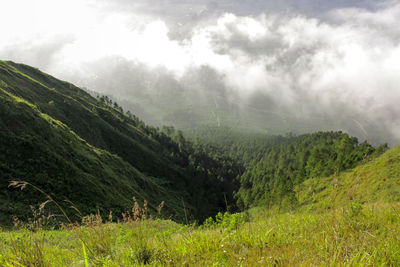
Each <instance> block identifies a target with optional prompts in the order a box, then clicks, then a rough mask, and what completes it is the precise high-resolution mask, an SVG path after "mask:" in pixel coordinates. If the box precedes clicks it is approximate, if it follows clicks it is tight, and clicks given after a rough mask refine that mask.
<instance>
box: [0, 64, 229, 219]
mask: <svg viewBox="0 0 400 267" xmlns="http://www.w3.org/2000/svg"><path fill="white" fill-rule="evenodd" d="M112 104H113V103H105V102H104V101H103V99H96V98H93V97H91V96H90V95H89V94H87V93H86V92H85V91H83V90H81V89H79V88H77V87H75V86H74V85H72V84H70V83H67V82H63V81H60V80H57V79H55V78H54V77H51V76H49V75H47V74H45V73H42V72H41V71H39V70H38V69H35V68H32V67H29V66H26V65H22V64H16V63H13V62H3V61H0V136H1V139H0V159H1V160H0V200H1V201H0V203H1V204H0V209H1V212H0V214H1V216H0V217H1V218H0V223H1V224H4V223H11V221H12V218H11V215H17V216H22V217H26V215H27V214H28V213H30V208H29V205H31V204H32V205H33V204H37V203H40V202H41V201H43V200H45V198H43V197H41V195H40V194H39V193H38V192H34V190H24V191H23V193H18V194H17V193H16V192H15V189H12V188H8V187H7V186H8V184H9V182H10V181H11V180H18V179H22V180H26V181H29V182H31V183H32V184H35V185H37V186H39V187H41V188H42V189H44V190H45V191H46V192H49V193H51V194H52V196H53V197H54V198H55V199H56V200H57V201H59V202H60V203H64V202H63V201H64V199H68V200H70V201H72V202H73V203H74V205H75V206H76V207H77V208H79V210H80V211H81V212H83V213H84V214H88V213H91V212H95V211H97V210H99V211H100V212H101V213H102V214H105V213H108V211H109V210H113V211H114V212H115V213H117V214H120V213H121V212H122V211H124V210H125V209H128V208H129V207H130V206H131V204H132V196H135V197H137V198H138V199H139V200H144V199H146V200H147V201H149V208H150V209H152V210H155V209H156V207H157V205H158V204H159V203H160V202H161V201H165V203H166V207H165V208H166V212H165V214H166V216H172V217H173V218H175V219H177V220H195V219H197V220H201V219H202V218H204V217H207V216H210V215H212V214H215V213H216V212H218V211H220V210H223V209H225V201H224V194H226V195H228V198H229V196H230V195H232V191H230V192H229V191H227V190H233V189H229V186H226V185H229V181H227V180H226V179H228V178H229V179H233V178H234V177H235V174H234V173H232V174H231V176H230V177H229V175H225V174H224V171H225V170H222V168H221V166H220V165H221V164H220V163H219V162H217V161H216V160H215V159H213V158H210V157H209V156H208V154H207V153H202V152H198V151H195V150H194V149H193V147H192V144H191V143H189V142H187V141H186V140H185V139H184V137H183V136H182V135H181V134H180V133H174V134H175V135H174V136H176V138H175V139H172V137H170V136H167V135H166V134H165V133H163V132H161V131H160V130H158V129H156V128H154V127H149V126H146V125H145V124H144V123H143V122H142V121H140V120H139V119H138V118H137V117H135V116H134V115H132V114H130V113H127V114H125V113H124V112H123V110H122V109H121V108H120V107H119V106H118V104H116V103H114V105H112ZM217 170H218V173H217ZM221 177H222V178H221ZM66 205H67V204H65V205H64V206H66Z"/></svg>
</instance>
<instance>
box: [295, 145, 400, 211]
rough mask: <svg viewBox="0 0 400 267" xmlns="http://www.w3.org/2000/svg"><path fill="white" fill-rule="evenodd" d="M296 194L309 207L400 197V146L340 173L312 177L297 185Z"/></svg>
mask: <svg viewBox="0 0 400 267" xmlns="http://www.w3.org/2000/svg"><path fill="white" fill-rule="evenodd" d="M296 194H297V196H298V200H299V204H300V205H302V206H304V207H305V208H308V209H321V208H323V209H325V208H332V207H333V205H339V206H343V205H346V204H348V203H353V204H354V203H358V204H365V203H376V202H378V203H391V202H397V201H400V147H395V148H392V149H391V150H389V151H387V152H386V153H384V154H382V155H381V156H379V157H377V158H375V159H372V160H370V161H367V162H365V164H362V165H360V166H357V167H356V168H354V169H352V170H348V171H343V172H340V173H339V174H338V175H334V176H330V177H327V178H313V179H309V180H307V181H305V182H304V183H302V184H300V185H299V186H298V187H297V188H296ZM356 205H357V204H356Z"/></svg>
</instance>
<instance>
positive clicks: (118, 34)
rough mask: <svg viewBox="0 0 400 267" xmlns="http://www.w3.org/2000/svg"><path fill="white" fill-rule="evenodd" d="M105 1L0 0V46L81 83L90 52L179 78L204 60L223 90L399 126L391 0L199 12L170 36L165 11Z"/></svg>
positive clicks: (397, 30)
mask: <svg viewBox="0 0 400 267" xmlns="http://www.w3.org/2000/svg"><path fill="white" fill-rule="evenodd" d="M106 4H107V3H106V2H104V1H100V2H96V1H92V0H90V1H78V0H71V1H52V0H37V1H30V0H15V1H2V2H0V10H2V16H0V36H2V38H1V39H0V56H1V57H2V58H5V59H12V60H16V61H20V62H24V63H27V64H32V65H35V66H39V67H42V68H43V69H44V70H45V71H48V72H50V73H52V74H55V75H56V76H58V77H60V78H66V79H69V80H72V81H73V82H74V81H75V82H77V81H78V82H80V83H82V84H85V83H86V84H90V83H89V82H88V80H90V79H96V75H100V73H102V72H100V71H98V70H99V69H100V68H96V62H99V61H101V60H102V59H107V58H115V59H118V58H120V59H123V60H125V61H127V62H132V64H136V65H138V64H139V65H143V66H146V68H148V69H149V71H151V70H153V71H154V72H155V73H156V72H158V71H159V70H160V68H162V69H164V70H165V71H167V72H168V73H169V74H170V75H172V77H173V79H175V80H176V82H178V83H179V82H180V81H184V83H182V84H187V71H188V70H189V71H190V72H193V71H194V70H196V69H197V70H200V69H201V68H202V67H204V66H207V67H209V68H211V69H213V70H215V71H216V72H217V74H218V75H216V76H215V77H218V79H220V82H222V83H223V84H224V90H227V91H228V92H229V91H230V92H232V93H237V94H239V95H241V97H242V98H243V99H247V98H249V97H250V96H251V95H252V94H254V93H255V92H261V93H262V94H263V95H264V96H266V97H267V98H268V99H270V100H272V101H274V102H275V103H276V107H277V108H278V109H280V110H281V111H284V112H286V113H291V114H292V116H295V117H301V116H303V117H309V116H312V114H313V113H323V114H328V115H330V116H332V117H334V118H338V117H340V118H343V119H346V117H351V116H353V114H357V116H360V114H363V115H362V116H364V118H365V120H367V121H372V122H374V123H377V124H379V125H382V127H386V129H387V130H388V131H390V132H391V134H392V135H394V136H399V135H400V129H399V127H400V126H398V125H400V118H399V117H398V116H396V115H394V114H400V105H399V104H398V103H399V101H400V88H399V84H400V75H399V73H400V64H399V62H400V21H399V20H398V18H399V17H400V3H399V2H398V1H392V2H387V3H386V4H385V5H383V6H382V7H381V8H380V9H377V10H375V11H370V10H369V11H368V10H364V9H359V8H358V9H356V8H346V9H336V10H333V11H331V12H330V13H329V14H328V16H327V19H326V20H321V19H316V18H313V17H307V16H305V15H299V14H293V13H291V14H286V15H283V14H282V13H276V14H268V15H266V14H261V15H257V16H239V15H235V14H233V13H225V14H222V15H220V16H219V17H218V18H215V19H213V18H210V17H208V18H207V20H205V21H200V22H199V23H198V24H196V25H195V26H194V27H193V28H191V30H190V31H189V34H187V35H185V37H184V38H180V39H179V40H176V39H173V38H172V37H171V36H172V35H171V32H170V31H171V30H174V31H175V30H176V29H172V28H171V25H170V24H168V23H167V22H166V20H165V19H164V18H163V17H160V16H153V17H151V15H149V14H142V13H139V12H138V13H135V9H132V10H130V11H129V12H121V11H118V10H116V9H112V10H111V11H107V8H108V5H106ZM21 6H24V8H21ZM176 27H179V26H176ZM103 62H104V61H103ZM88 66H90V69H89V71H90V72H91V74H90V75H88ZM101 69H102V70H103V68H101ZM109 71H110V72H113V70H112V69H110V70H109ZM88 77H90V78H88ZM85 80H86V81H85ZM216 84H220V83H216ZM121 86H126V84H124V85H121ZM158 90H163V88H162V85H160V88H158ZM344 106H345V107H346V112H347V113H344V111H343V107H344ZM278 111H279V110H278ZM395 138H397V139H396V140H397V141H398V142H400V139H399V137H395Z"/></svg>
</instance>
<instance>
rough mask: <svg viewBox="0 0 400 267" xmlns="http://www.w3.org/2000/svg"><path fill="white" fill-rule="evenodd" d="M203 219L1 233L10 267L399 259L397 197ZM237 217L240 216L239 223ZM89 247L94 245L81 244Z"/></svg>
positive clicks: (92, 221)
mask: <svg viewBox="0 0 400 267" xmlns="http://www.w3.org/2000/svg"><path fill="white" fill-rule="evenodd" d="M241 216H243V217H244V218H245V216H246V215H223V216H222V219H218V218H217V219H216V220H213V222H212V223H211V222H209V223H208V224H205V225H203V226H196V225H180V224H176V223H174V222H172V221H169V220H158V219H156V220H154V219H153V220H150V219H146V220H139V221H135V220H131V221H129V220H127V221H121V222H119V223H115V222H111V221H108V220H107V221H103V220H101V219H100V218H99V217H96V216H92V217H90V218H87V222H86V223H83V224H82V225H80V226H79V227H76V228H69V229H68V228H66V229H62V230H43V229H38V230H36V231H34V232H32V231H31V230H29V229H27V228H21V229H18V230H14V231H8V232H7V231H3V232H1V233H0V255H1V256H0V264H1V265H4V266H7V265H9V266H10V265H11V266H18V265H23V266H79V265H80V266H84V265H85V261H88V262H89V264H91V265H95V264H101V265H104V266H132V265H133V266H135V265H136V266H141V265H153V266H160V265H165V266H185V265H188V266H193V265H196V266H221V265H222V266H252V265H253V266H256V265H260V266H274V265H279V266H310V265H324V266H400V237H399V236H398V233H399V231H400V204H398V203H392V204H374V205H368V206H365V205H361V204H354V203H353V204H351V205H349V206H348V207H342V208H337V210H336V213H335V224H334V225H333V224H332V213H331V212H330V211H325V212H322V213H319V214H312V213H307V212H301V213H300V212H291V213H284V214H279V213H277V212H273V213H271V212H267V211H266V210H263V209H261V208H259V209H254V210H251V211H250V214H249V218H248V220H247V219H246V218H245V219H243V220H238V219H237V218H235V217H241ZM238 221H240V222H238ZM81 239H84V241H85V242H84V244H85V245H84V246H85V247H87V248H89V249H90V251H91V252H89V249H88V251H87V255H86V256H85V255H84V254H86V252H85V253H84V252H83V251H82V241H81Z"/></svg>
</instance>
